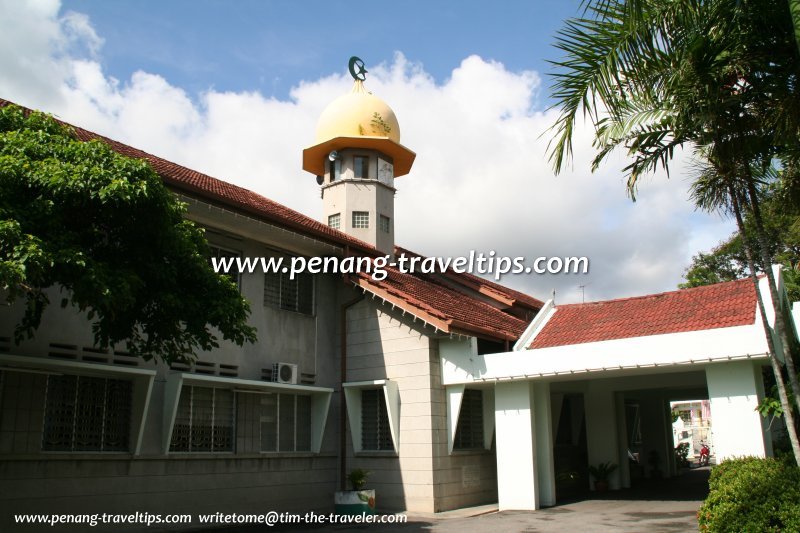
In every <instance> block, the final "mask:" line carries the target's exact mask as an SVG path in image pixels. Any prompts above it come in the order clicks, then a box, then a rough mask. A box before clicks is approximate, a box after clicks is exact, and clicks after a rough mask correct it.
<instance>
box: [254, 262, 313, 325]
mask: <svg viewBox="0 0 800 533" xmlns="http://www.w3.org/2000/svg"><path fill="white" fill-rule="evenodd" d="M264 305H268V306H271V307H278V308H280V309H285V310H286V311H295V312H297V313H303V314H304V315H313V314H314V276H313V275H312V274H309V273H308V272H302V273H299V274H295V276H294V279H290V277H289V274H288V273H283V272H268V273H266V274H264Z"/></svg>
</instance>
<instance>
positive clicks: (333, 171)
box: [328, 159, 342, 182]
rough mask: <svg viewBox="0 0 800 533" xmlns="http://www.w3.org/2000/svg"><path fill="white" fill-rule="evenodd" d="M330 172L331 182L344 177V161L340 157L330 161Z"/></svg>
mask: <svg viewBox="0 0 800 533" xmlns="http://www.w3.org/2000/svg"><path fill="white" fill-rule="evenodd" d="M328 173H329V174H330V180H331V182H334V181H336V180H338V179H339V178H341V177H342V162H341V161H339V160H338V159H337V160H335V161H329V162H328Z"/></svg>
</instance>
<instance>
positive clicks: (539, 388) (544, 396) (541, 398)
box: [531, 381, 556, 507]
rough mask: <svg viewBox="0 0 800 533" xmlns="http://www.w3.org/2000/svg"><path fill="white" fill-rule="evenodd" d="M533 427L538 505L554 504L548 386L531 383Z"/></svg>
mask: <svg viewBox="0 0 800 533" xmlns="http://www.w3.org/2000/svg"><path fill="white" fill-rule="evenodd" d="M531 386H532V387H533V412H534V417H533V427H534V436H535V438H536V465H535V466H536V477H537V481H538V489H539V495H538V500H539V502H538V503H539V505H538V506H537V507H552V506H553V505H555V504H556V474H555V462H554V459H553V414H552V413H553V411H552V409H551V406H550V384H549V383H544V382H539V381H536V382H533V383H532V384H531Z"/></svg>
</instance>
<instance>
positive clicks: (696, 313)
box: [529, 279, 756, 349]
mask: <svg viewBox="0 0 800 533" xmlns="http://www.w3.org/2000/svg"><path fill="white" fill-rule="evenodd" d="M755 317H756V292H755V287H754V286H753V281H752V280H751V279H740V280H736V281H729V282H725V283H717V284H715V285H707V286H704V287H696V288H692V289H681V290H677V291H671V292H664V293H661V294H651V295H647V296H637V297H634V298H621V299H617V300H607V301H604V302H592V303H586V304H570V305H560V306H558V307H556V309H555V312H554V314H553V316H552V317H551V318H550V320H549V321H548V322H547V324H545V326H544V328H543V329H542V331H540V332H539V333H538V334H537V335H536V337H535V338H534V340H533V342H532V343H531V344H530V346H529V348H530V349H535V348H550V347H553V346H565V345H568V344H582V343H587V342H598V341H607V340H613V339H627V338H631V337H645V336H648V335H662V334H665V333H680V332H685V331H700V330H706V329H716V328H727V327H732V326H744V325H748V324H753V323H754V322H755Z"/></svg>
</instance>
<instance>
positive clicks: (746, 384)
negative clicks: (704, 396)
mask: <svg viewBox="0 0 800 533" xmlns="http://www.w3.org/2000/svg"><path fill="white" fill-rule="evenodd" d="M706 380H707V382H708V397H709V400H711V427H712V432H713V435H714V440H713V443H712V444H713V449H712V450H711V452H712V453H713V454H714V455H715V456H716V458H717V461H721V460H725V459H729V458H732V457H737V456H743V455H753V456H756V457H764V456H766V452H767V449H768V448H767V440H766V437H765V435H764V431H763V426H762V421H761V415H760V414H759V413H758V411H756V410H755V409H756V406H757V405H758V390H759V385H758V383H759V380H761V370H760V367H758V366H756V365H754V364H753V362H752V361H735V362H729V363H718V364H712V365H708V366H707V367H706Z"/></svg>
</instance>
